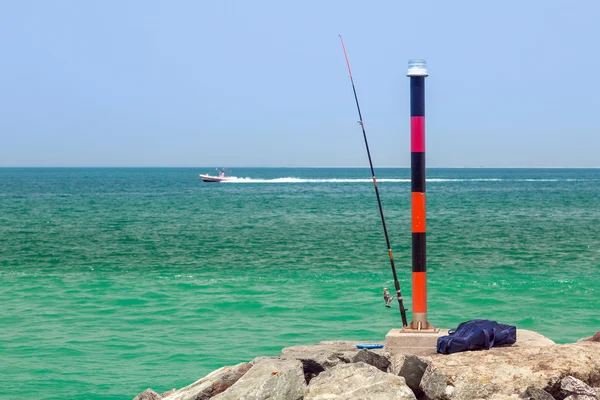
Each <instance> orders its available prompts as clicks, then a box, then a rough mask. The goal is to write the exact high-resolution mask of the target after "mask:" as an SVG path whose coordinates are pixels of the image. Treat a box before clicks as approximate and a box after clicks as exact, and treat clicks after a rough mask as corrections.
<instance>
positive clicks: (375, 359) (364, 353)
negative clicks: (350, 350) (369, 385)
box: [352, 349, 390, 372]
mask: <svg viewBox="0 0 600 400" xmlns="http://www.w3.org/2000/svg"><path fill="white" fill-rule="evenodd" d="M352 362H353V363H357V362H364V363H365V364H369V365H372V366H374V367H375V368H377V369H379V370H381V371H383V372H387V369H388V367H389V365H390V360H389V359H388V358H387V357H386V356H385V355H383V354H380V353H376V352H374V351H371V350H367V349H362V350H360V351H359V352H358V353H356V355H355V356H354V357H353V358H352Z"/></svg>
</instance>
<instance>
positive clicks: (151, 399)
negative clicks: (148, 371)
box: [133, 388, 162, 400]
mask: <svg viewBox="0 0 600 400" xmlns="http://www.w3.org/2000/svg"><path fill="white" fill-rule="evenodd" d="M161 399H162V396H161V395H160V394H158V393H156V392H155V391H154V390H152V389H150V388H148V389H146V390H144V391H143V392H142V393H140V394H138V395H137V396H135V397H134V398H133V400H161Z"/></svg>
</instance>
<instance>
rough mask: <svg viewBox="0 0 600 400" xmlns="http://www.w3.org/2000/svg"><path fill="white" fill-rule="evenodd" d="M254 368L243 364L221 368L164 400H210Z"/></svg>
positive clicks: (248, 364)
mask: <svg viewBox="0 0 600 400" xmlns="http://www.w3.org/2000/svg"><path fill="white" fill-rule="evenodd" d="M252 368H254V366H253V365H252V364H250V363H241V364H238V365H235V366H233V367H223V368H219V369H217V370H216V371H213V372H211V373H210V374H208V375H207V376H205V377H204V378H202V379H200V380H198V381H196V382H194V383H192V384H191V385H188V386H186V387H184V388H182V389H180V390H177V391H176V392H174V393H171V394H170V395H169V396H167V397H165V398H164V399H163V400H207V399H210V398H212V397H213V396H215V395H217V394H219V393H221V392H223V391H225V390H227V389H228V388H229V387H230V386H232V385H233V384H234V383H236V382H237V381H238V380H239V379H240V378H241V377H243V376H244V375H245V374H246V373H247V372H248V371H249V370H251V369H252Z"/></svg>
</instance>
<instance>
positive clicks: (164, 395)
mask: <svg viewBox="0 0 600 400" xmlns="http://www.w3.org/2000/svg"><path fill="white" fill-rule="evenodd" d="M176 391H177V389H171V390H169V391H168V392H164V393H163V394H161V396H162V397H167V396H169V395H171V394H173V393H175V392H176Z"/></svg>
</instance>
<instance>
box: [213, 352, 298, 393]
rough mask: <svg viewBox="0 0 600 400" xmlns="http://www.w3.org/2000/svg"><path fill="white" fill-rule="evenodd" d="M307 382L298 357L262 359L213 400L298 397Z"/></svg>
mask: <svg viewBox="0 0 600 400" xmlns="http://www.w3.org/2000/svg"><path fill="white" fill-rule="evenodd" d="M305 389H306V381H305V379H304V372H303V370H302V363H301V362H300V361H298V360H263V361H261V362H259V363H257V364H256V365H254V367H252V369H250V371H248V372H247V373H246V374H245V375H244V376H243V377H242V378H240V380H238V381H237V382H236V383H235V384H233V385H232V386H231V387H230V388H229V389H227V390H225V391H224V392H223V393H221V394H218V395H216V396H214V397H212V400H263V399H264V400H266V399H272V400H275V399H281V400H299V399H302V395H303V393H304V390H305Z"/></svg>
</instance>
